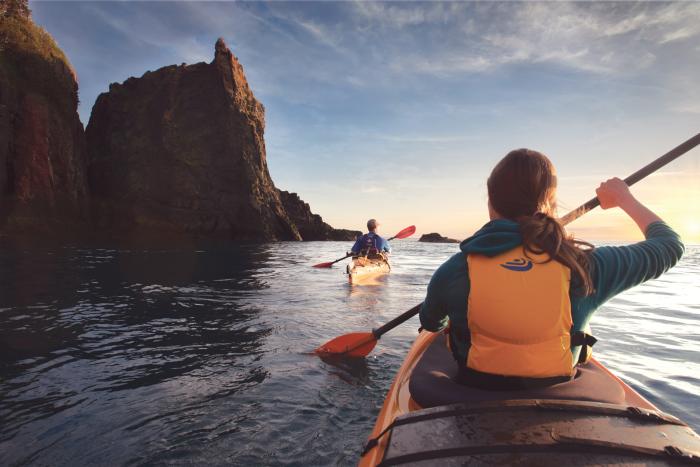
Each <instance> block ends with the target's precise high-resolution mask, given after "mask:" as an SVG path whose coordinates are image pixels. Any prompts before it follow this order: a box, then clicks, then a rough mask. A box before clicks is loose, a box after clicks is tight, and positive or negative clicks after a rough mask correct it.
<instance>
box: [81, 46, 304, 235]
mask: <svg viewBox="0 0 700 467" xmlns="http://www.w3.org/2000/svg"><path fill="white" fill-rule="evenodd" d="M264 128H265V111H264V108H263V106H262V104H260V103H259V102H258V101H257V100H256V99H255V97H254V96H253V93H252V91H251V90H250V87H249V86H248V82H247V81H246V78H245V75H244V74H243V68H242V67H241V65H240V63H238V60H237V59H236V57H235V56H234V55H233V54H232V53H231V51H230V50H229V49H228V48H227V47H226V44H225V43H224V41H223V40H222V39H219V40H218V41H217V43H216V51H215V56H214V60H213V61H212V62H211V63H197V64H194V65H181V66H176V65H173V66H167V67H164V68H161V69H159V70H157V71H154V72H147V73H146V74H144V75H143V76H142V77H141V78H138V79H137V78H129V79H128V80H126V81H125V82H124V83H123V84H112V85H110V88H109V92H107V93H104V94H101V95H100V96H99V97H98V98H97V101H96V103H95V106H94V107H93V109H92V114H91V116H90V123H89V124H88V126H87V130H86V134H87V141H88V148H89V150H88V152H89V165H88V177H89V184H90V190H91V193H92V194H93V196H94V198H95V201H96V202H97V209H96V210H95V215H96V219H97V222H98V223H99V224H100V225H102V226H110V227H115V228H118V229H126V230H146V231H149V232H153V231H163V232H172V233H183V234H196V235H202V236H208V237H216V236H221V237H227V238H231V239H235V240H298V239H300V238H301V236H300V234H299V231H298V229H297V228H296V226H295V225H294V224H293V223H292V222H291V221H290V219H289V217H288V216H287V214H286V212H285V210H284V207H283V206H282V203H281V201H280V198H279V195H278V193H277V190H276V189H275V186H274V184H273V182H272V179H271V178H270V174H269V172H268V169H267V161H266V157H265V142H264V139H263V132H264Z"/></svg>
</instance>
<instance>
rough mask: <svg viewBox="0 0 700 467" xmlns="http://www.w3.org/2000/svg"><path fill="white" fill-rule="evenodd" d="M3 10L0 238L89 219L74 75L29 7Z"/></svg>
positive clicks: (0, 43) (0, 13)
mask: <svg viewBox="0 0 700 467" xmlns="http://www.w3.org/2000/svg"><path fill="white" fill-rule="evenodd" d="M2 7H3V8H2V9H0V232H13V231H18V232H27V231H31V232H35V233H47V232H55V230H56V228H57V227H59V228H60V227H67V228H73V227H74V226H75V225H76V223H79V222H80V221H81V219H82V218H83V216H84V215H85V214H86V209H85V205H86V196H87V180H86V151H85V140H84V132H83V125H82V124H81V123H80V119H79V117H78V113H77V108H78V83H77V80H76V76H75V73H74V72H73V69H72V67H71V65H70V63H69V62H68V59H67V58H66V57H65V55H64V54H63V52H62V51H61V49H59V48H58V46H57V45H56V43H55V42H54V40H53V39H52V38H51V36H50V35H49V34H48V33H47V32H46V31H44V30H43V29H42V28H40V27H39V26H37V25H36V24H34V22H33V21H32V19H31V16H30V12H29V8H28V7H27V5H26V2H12V3H11V4H10V3H8V4H7V5H2Z"/></svg>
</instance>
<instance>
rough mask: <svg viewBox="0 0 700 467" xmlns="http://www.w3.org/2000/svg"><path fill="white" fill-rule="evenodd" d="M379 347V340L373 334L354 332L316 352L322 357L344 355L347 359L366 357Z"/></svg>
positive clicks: (324, 345)
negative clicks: (375, 347) (376, 346)
mask: <svg viewBox="0 0 700 467" xmlns="http://www.w3.org/2000/svg"><path fill="white" fill-rule="evenodd" d="M375 345H377V338H376V337H374V334H372V333H371V332H353V333H350V334H344V335H342V336H339V337H336V338H335V339H333V340H331V341H328V342H326V343H325V344H323V345H322V346H321V347H319V348H318V349H316V350H315V353H317V354H322V355H344V356H346V357H366V356H367V355H368V354H369V353H370V352H371V351H372V349H373V348H374V346H375Z"/></svg>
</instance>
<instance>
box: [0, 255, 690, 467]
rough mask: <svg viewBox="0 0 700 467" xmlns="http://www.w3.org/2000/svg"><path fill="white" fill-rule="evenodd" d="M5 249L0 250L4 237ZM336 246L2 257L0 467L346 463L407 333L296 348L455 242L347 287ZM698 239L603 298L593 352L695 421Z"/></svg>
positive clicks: (380, 303)
mask: <svg viewBox="0 0 700 467" xmlns="http://www.w3.org/2000/svg"><path fill="white" fill-rule="evenodd" d="M0 246H2V245H0ZM347 247H348V245H347V244H346V243H339V242H309V243H301V244H300V243H275V244H268V245H250V246H239V247H232V246H227V245H223V246H222V245H214V246H212V245H198V246H196V247H188V248H161V249H154V250H148V249H143V248H131V247H129V248H117V247H109V248H105V247H100V248H92V247H86V246H80V247H65V246H60V247H55V248H54V247H50V246H41V247H37V248H32V249H28V248H12V245H9V246H7V247H5V248H2V249H0V275H1V276H2V277H3V278H5V277H9V278H10V280H9V281H3V282H2V283H0V346H1V348H0V351H1V352H0V419H2V420H3V423H2V424H0V464H3V465H7V464H14V463H17V464H26V463H35V464H39V465H43V464H51V465H76V464H80V465H85V464H125V465H142V464H163V463H187V464H205V463H206V464H232V463H236V464H251V465H269V464H277V465H287V464H289V465H320V464H323V465H327V464H340V465H346V464H354V463H355V462H356V459H357V456H358V454H359V451H360V449H361V446H362V444H363V441H364V439H365V438H366V436H367V434H368V433H369V431H370V430H371V428H372V426H373V424H374V420H375V417H376V415H377V413H378V411H379V408H380V407H381V405H382V403H383V400H384V395H385V393H386V391H387V390H388V388H389V386H390V384H391V381H392V379H393V377H394V374H395V372H396V371H397V369H398V367H399V366H400V365H401V362H402V361H403V358H404V356H405V353H406V351H407V350H408V348H409V346H410V344H411V342H412V340H413V338H414V337H415V335H416V330H417V328H418V321H417V319H416V318H413V319H412V320H410V321H409V322H408V323H406V324H405V325H403V326H401V327H399V328H397V329H395V330H393V331H392V332H391V333H389V334H387V335H386V336H384V337H383V338H382V340H381V341H380V342H379V343H378V345H377V347H376V349H375V351H374V352H373V353H372V355H371V356H370V357H368V358H367V359H365V360H361V361H354V362H353V361H347V360H346V361H332V360H327V359H326V360H321V359H318V358H316V357H315V356H313V355H310V354H309V352H310V351H311V350H313V349H314V348H315V347H316V346H317V345H319V344H321V343H323V342H325V341H326V340H328V339H329V338H330V337H333V336H336V335H340V334H343V333H345V332H349V331H354V330H369V329H371V328H373V327H377V326H378V325H380V324H383V323H384V322H386V321H387V320H388V319H390V318H392V317H394V316H396V315H398V314H399V313H401V312H403V311H405V310H407V309H408V308H410V307H411V306H413V305H414V304H416V303H418V302H420V301H421V300H422V298H423V296H424V294H425V287H426V284H427V282H428V280H429V279H430V276H431V274H432V272H433V271H434V270H435V269H436V268H437V267H438V266H439V265H440V264H441V263H442V262H443V261H444V260H446V259H447V258H449V257H450V256H451V255H452V254H454V253H455V252H456V251H458V250H457V246H456V245H441V244H421V243H417V242H395V243H394V249H395V254H394V256H393V258H394V259H393V272H392V274H391V275H389V276H388V277H384V278H382V279H381V280H380V281H378V284H379V285H375V286H370V287H351V286H349V285H348V284H347V281H346V278H345V276H344V275H343V272H342V271H343V269H344V267H343V264H342V263H340V264H339V265H338V267H333V268H331V269H314V268H311V267H310V266H311V265H312V264H315V263H318V262H320V261H324V260H331V259H335V258H337V257H338V256H339V255H341V254H342V252H344V251H346V250H347ZM699 273H700V248H697V247H689V248H688V252H687V254H686V256H685V258H684V260H683V262H682V263H681V264H680V265H679V266H678V267H676V268H675V269H673V270H672V271H671V272H670V273H669V274H667V275H665V276H664V277H662V278H660V279H658V280H656V281H653V282H650V283H648V284H645V285H643V286H641V287H638V288H635V289H633V290H631V291H629V292H627V293H625V294H624V295H622V296H619V297H616V298H615V299H613V300H611V301H610V302H609V303H608V304H606V305H605V306H604V307H603V308H602V309H601V310H600V311H599V313H598V314H597V315H596V316H595V318H594V321H593V326H594V331H595V333H596V335H597V336H598V337H599V338H600V342H599V344H598V345H597V346H596V355H597V356H598V357H599V358H600V359H601V360H602V361H604V362H605V363H606V365H607V366H608V367H609V368H611V369H612V370H613V371H615V372H616V373H617V374H619V375H621V376H622V377H623V378H624V379H625V380H627V381H628V382H629V383H631V384H632V385H633V386H634V387H635V388H636V389H637V390H638V391H640V392H641V393H642V394H643V395H644V396H645V397H647V398H649V399H650V400H652V401H653V402H654V403H655V404H658V405H659V406H660V407H661V408H663V409H664V410H666V411H669V412H671V413H673V414H675V415H678V416H680V417H681V418H683V419H684V420H685V421H687V422H689V423H690V424H691V425H693V426H694V427H695V428H700V413H699V412H700V409H698V407H700V380H699V379H698V378H699V376H698V375H700V366H699V365H700V363H699V362H700V342H699V341H698V339H697V336H698V334H700V324H699V323H700V322H699V320H698V315H699V313H700V308H699V306H700V305H699V304H700V281H697V277H698V274H699Z"/></svg>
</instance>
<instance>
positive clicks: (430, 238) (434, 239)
mask: <svg viewBox="0 0 700 467" xmlns="http://www.w3.org/2000/svg"><path fill="white" fill-rule="evenodd" d="M418 241H419V242H426V243H459V240H455V239H454V238H448V237H443V236H442V235H440V234H439V233H437V232H433V233H427V234H423V235H421V237H420V238H419V239H418Z"/></svg>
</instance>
